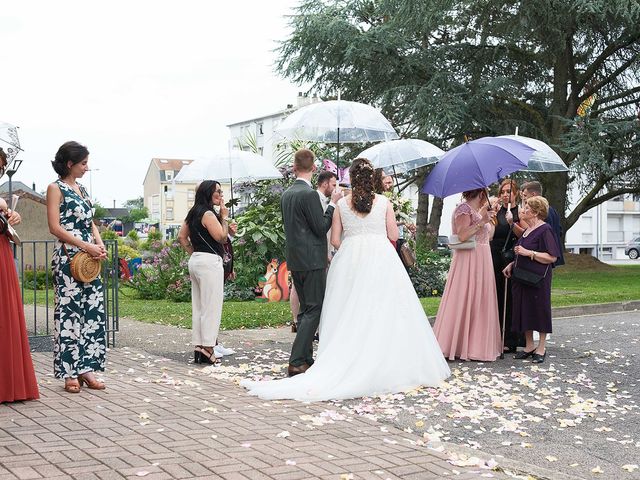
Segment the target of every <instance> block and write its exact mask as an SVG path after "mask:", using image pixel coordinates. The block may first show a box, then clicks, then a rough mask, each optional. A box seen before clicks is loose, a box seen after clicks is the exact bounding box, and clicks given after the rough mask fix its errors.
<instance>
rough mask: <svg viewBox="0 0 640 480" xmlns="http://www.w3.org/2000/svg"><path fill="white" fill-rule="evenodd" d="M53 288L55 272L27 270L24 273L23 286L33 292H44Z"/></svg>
mask: <svg viewBox="0 0 640 480" xmlns="http://www.w3.org/2000/svg"><path fill="white" fill-rule="evenodd" d="M47 285H48V286H49V288H51V287H52V286H53V271H51V270H49V271H46V270H36V271H34V270H25V271H24V272H23V273H22V286H23V287H24V288H28V289H31V290H33V289H34V288H35V289H36V290H44V289H46V288H47Z"/></svg>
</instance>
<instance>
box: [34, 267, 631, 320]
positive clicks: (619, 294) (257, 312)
mask: <svg viewBox="0 0 640 480" xmlns="http://www.w3.org/2000/svg"><path fill="white" fill-rule="evenodd" d="M37 300H38V303H39V304H43V303H44V292H41V293H40V294H39V295H38V299H37ZM625 300H640V265H628V266H627V265H625V266H602V267H599V268H597V269H593V268H587V269H585V268H581V267H575V266H572V265H567V266H565V267H561V268H558V269H556V270H555V271H554V277H553V289H552V293H551V303H552V305H553V306H554V307H562V306H569V305H584V304H592V303H607V302H619V301H625ZM420 301H421V302H422V306H423V307H424V309H425V312H426V313H427V315H429V316H433V315H435V314H436V312H437V310H438V305H439V304H440V297H430V298H422V299H420ZM25 303H33V292H32V291H26V292H25ZM50 305H51V306H53V298H52V297H50ZM120 316H121V317H129V318H134V319H136V320H140V321H143V322H154V323H163V324H169V325H177V326H181V327H186V328H190V327H191V304H190V303H175V302H171V301H167V300H140V299H138V298H136V293H135V291H134V290H131V289H130V288H127V287H122V289H121V295H120ZM290 320H291V314H290V312H289V303H288V302H278V303H260V302H225V303H224V306H223V312H222V328H223V329H226V330H229V329H238V328H260V327H273V326H277V325H283V324H285V323H287V322H289V321H290Z"/></svg>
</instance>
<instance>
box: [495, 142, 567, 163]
mask: <svg viewBox="0 0 640 480" xmlns="http://www.w3.org/2000/svg"><path fill="white" fill-rule="evenodd" d="M497 138H509V139H511V140H515V141H516V142H520V143H522V144H524V145H526V146H528V147H531V148H533V149H534V150H535V152H534V153H533V155H531V157H530V158H529V163H528V164H527V167H526V168H523V169H522V171H523V172H566V171H568V170H569V168H567V165H566V164H565V163H564V162H563V161H562V159H561V158H560V156H559V155H558V154H557V153H556V152H555V151H554V150H553V148H551V147H550V146H549V145H547V144H546V143H544V142H543V141H542V140H536V139H535V138H530V137H522V136H520V135H501V136H499V137H497Z"/></svg>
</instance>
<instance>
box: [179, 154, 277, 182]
mask: <svg viewBox="0 0 640 480" xmlns="http://www.w3.org/2000/svg"><path fill="white" fill-rule="evenodd" d="M273 178H282V173H280V171H279V170H278V169H277V168H276V167H275V166H274V165H273V164H272V163H271V162H270V161H269V160H267V159H266V158H264V157H263V156H262V155H258V154H257V153H252V152H244V151H242V150H232V151H230V152H229V153H226V154H222V155H214V156H212V157H203V158H198V159H196V160H194V161H193V162H191V163H190V164H189V165H186V166H184V167H182V169H181V170H180V172H179V173H178V175H176V177H175V182H176V183H191V182H201V181H202V180H217V181H218V182H223V183H226V182H229V183H231V184H233V182H234V181H238V180H247V181H257V180H269V179H273Z"/></svg>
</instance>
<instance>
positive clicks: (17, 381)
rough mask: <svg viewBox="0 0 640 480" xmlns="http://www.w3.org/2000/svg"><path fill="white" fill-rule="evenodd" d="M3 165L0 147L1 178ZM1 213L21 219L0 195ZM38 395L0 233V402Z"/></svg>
mask: <svg viewBox="0 0 640 480" xmlns="http://www.w3.org/2000/svg"><path fill="white" fill-rule="evenodd" d="M6 165H7V157H6V155H5V153H4V151H3V150H2V148H0V177H2V174H3V173H4V169H5V167H6ZM0 214H2V215H3V216H4V218H5V219H6V220H7V222H8V223H9V224H10V225H16V224H18V223H19V222H20V215H18V213H16V212H11V211H9V208H8V206H7V203H6V202H5V201H4V200H3V199H2V198H0ZM0 227H3V228H6V225H4V226H3V225H0ZM0 230H2V228H0ZM37 398H39V393H38V382H37V381H36V374H35V372H34V370H33V363H32V361H31V351H30V349H29V338H28V337H27V327H26V324H25V321H24V309H23V307H22V297H21V295H20V284H19V283H18V273H17V272H16V265H15V263H14V261H13V248H12V246H11V244H10V243H9V238H8V237H7V236H6V235H4V233H0V403H4V402H17V401H20V400H34V399H37Z"/></svg>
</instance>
